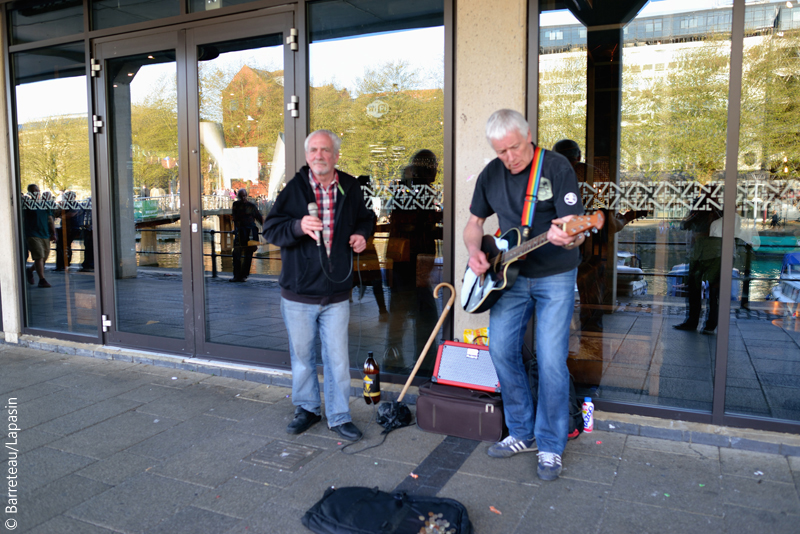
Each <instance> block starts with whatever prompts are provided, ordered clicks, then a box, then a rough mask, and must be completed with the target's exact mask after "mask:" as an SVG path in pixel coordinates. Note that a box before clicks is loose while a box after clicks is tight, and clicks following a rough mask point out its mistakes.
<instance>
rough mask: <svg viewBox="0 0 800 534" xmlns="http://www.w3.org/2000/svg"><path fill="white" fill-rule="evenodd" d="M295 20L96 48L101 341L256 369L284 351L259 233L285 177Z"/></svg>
mask: <svg viewBox="0 0 800 534" xmlns="http://www.w3.org/2000/svg"><path fill="white" fill-rule="evenodd" d="M292 21H293V14H292V12H291V11H286V12H284V13H279V14H277V15H269V16H262V17H253V16H252V15H250V16H249V17H248V18H246V19H240V20H237V21H233V22H222V23H220V22H215V23H214V24H213V25H205V26H199V27H195V28H192V27H186V28H184V29H180V30H171V31H169V32H163V33H150V34H147V35H142V36H141V37H138V36H137V37H134V38H130V39H123V40H113V41H107V42H102V43H97V45H96V48H95V50H96V59H98V60H99V63H100V65H101V71H100V75H99V77H98V82H97V86H96V87H97V95H98V97H97V100H98V102H97V104H98V105H97V109H98V110H102V111H100V112H99V113H100V116H99V117H98V118H97V119H98V121H101V122H96V123H95V125H96V127H97V128H99V130H100V131H99V132H98V133H99V134H100V135H99V136H98V140H99V141H100V143H101V148H100V150H98V152H99V153H100V158H99V163H100V167H101V172H100V175H101V180H100V182H101V185H100V194H101V196H102V197H103V198H105V199H108V210H107V213H105V214H102V215H105V217H104V220H105V221H107V222H106V224H105V225H104V228H103V229H102V238H103V241H102V242H103V243H105V244H106V245H105V246H106V247H107V248H108V250H110V253H107V254H101V256H102V258H103V259H102V260H101V261H103V262H105V263H104V265H103V273H104V275H103V276H102V278H103V282H102V284H103V287H104V292H103V293H104V300H103V310H104V312H105V313H104V316H103V319H104V331H105V332H106V333H105V335H106V341H107V342H110V343H118V344H121V345H128V346H135V347H142V348H152V349H157V350H165V351H170V352H181V353H189V354H195V353H203V354H209V355H213V356H215V357H223V358H225V357H228V358H230V359H236V360H243V359H244V360H251V361H266V360H267V359H269V357H268V354H270V353H269V352H268V350H265V349H273V350H275V349H277V350H278V351H287V350H288V345H287V344H286V342H282V341H279V340H277V339H272V338H269V339H265V338H264V337H263V336H264V334H265V332H270V331H275V330H280V332H283V328H282V325H281V328H278V327H277V325H278V323H277V320H278V319H280V308H279V306H277V305H276V306H275V307H274V310H272V312H269V313H265V308H268V309H272V308H273V306H272V305H271V304H269V303H270V302H271V301H270V299H272V300H275V301H276V302H278V294H279V293H278V289H277V274H278V273H279V271H280V262H279V260H276V259H275V258H276V257H278V256H279V254H277V253H273V251H271V250H270V249H269V247H268V246H267V245H266V244H264V243H262V242H261V240H260V238H259V235H260V221H261V220H263V218H264V217H265V216H266V214H267V211H268V209H269V205H270V204H271V199H274V196H275V195H277V192H278V191H279V190H280V184H282V181H283V179H284V178H283V176H284V169H285V168H286V167H287V165H289V166H290V167H291V168H293V167H294V156H293V154H294V142H293V136H294V131H293V125H294V120H295V118H294V117H292V116H291V113H290V112H285V109H286V106H285V102H286V101H287V100H290V99H289V97H288V96H285V95H291V94H295V93H294V92H293V88H294V74H293V72H294V69H293V67H292V63H293V58H292V54H294V52H293V51H291V48H290V46H289V45H286V44H285V43H286V36H288V35H289V33H290V31H289V30H290V28H291V25H292ZM205 24H208V23H207V22H206V23H205ZM286 113H289V117H288V118H287V117H286V116H285V115H286ZM287 131H289V132H290V135H289V136H288V141H287V135H286V133H287ZM287 144H288V146H287ZM287 154H288V155H289V156H288V157H287ZM241 190H243V192H242V193H240V195H241V198H239V202H238V203H237V202H236V200H237V198H236V194H237V192H238V191H241ZM240 207H243V208H245V209H244V210H240V209H239V208H240ZM240 213H245V214H246V217H245V218H246V219H247V220H244V219H242V218H241V217H240V216H239V214H240ZM102 215H101V216H102ZM237 232H238V234H239V235H237ZM234 264H236V268H235V269H234ZM234 279H235V280H236V281H235V283H234V282H229V280H234ZM239 280H242V282H239ZM272 315H275V317H271V316H272ZM284 336H285V334H284ZM232 347H237V348H236V350H235V351H233V350H232ZM242 349H244V350H242ZM286 359H287V358H286V356H285V355H284V353H274V354H273V358H272V360H275V363H278V364H280V363H281V362H282V361H284V360H286Z"/></svg>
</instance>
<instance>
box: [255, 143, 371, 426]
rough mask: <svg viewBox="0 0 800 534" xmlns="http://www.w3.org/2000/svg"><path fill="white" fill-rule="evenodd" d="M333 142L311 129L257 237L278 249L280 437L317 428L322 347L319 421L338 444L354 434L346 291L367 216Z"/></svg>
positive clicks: (367, 231) (367, 233)
mask: <svg viewBox="0 0 800 534" xmlns="http://www.w3.org/2000/svg"><path fill="white" fill-rule="evenodd" d="M340 145H341V141H340V140H339V137H338V136H337V135H336V134H335V133H333V132H331V131H330V130H317V131H315V132H313V133H311V135H309V136H308V137H307V138H306V142H305V150H306V162H307V163H308V165H306V166H304V167H302V168H301V169H300V170H299V171H298V172H297V174H296V175H295V176H294V178H293V179H292V180H290V181H289V182H288V183H287V184H286V187H284V189H283V191H281V193H280V194H279V195H278V197H277V199H276V200H275V205H274V206H273V207H272V210H271V211H270V212H269V215H268V216H267V220H266V221H265V222H264V237H266V238H267V241H269V242H270V243H272V244H273V245H277V246H279V247H281V260H282V262H283V267H282V268H281V275H280V280H279V283H280V286H281V313H282V315H283V320H284V322H285V323H286V330H287V331H288V333H289V352H290V355H291V360H292V403H293V404H294V405H295V406H296V408H295V416H294V420H293V421H292V422H291V423H289V426H288V428H287V429H286V431H287V432H288V433H289V434H300V433H302V432H305V431H306V430H307V429H308V428H310V427H311V426H312V425H314V424H316V423H318V422H319V421H320V420H321V419H322V417H321V404H322V403H321V399H320V392H319V382H318V380H317V361H316V360H317V345H316V339H317V335H319V339H320V341H321V343H322V354H321V356H322V366H323V372H324V375H325V377H324V387H325V416H326V417H327V419H328V427H329V428H330V429H331V430H333V431H335V432H336V433H337V434H339V436H340V437H341V438H342V439H346V440H349V441H357V440H359V439H361V431H360V430H359V429H358V428H357V427H356V425H354V424H353V422H352V418H351V416H350V404H349V399H350V365H349V361H350V358H349V351H348V323H349V321H350V302H349V300H350V291H351V289H352V288H353V253H361V252H363V251H364V249H365V248H366V247H367V238H369V236H370V235H371V234H372V230H373V219H374V215H373V213H372V212H371V211H370V210H368V209H367V206H366V204H365V203H364V195H363V194H362V193H361V186H360V184H359V183H358V180H357V179H356V178H354V177H353V176H350V175H349V174H347V173H344V172H342V171H340V170H337V169H336V163H337V162H338V161H339V147H340Z"/></svg>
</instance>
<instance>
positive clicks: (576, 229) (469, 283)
mask: <svg viewBox="0 0 800 534" xmlns="http://www.w3.org/2000/svg"><path fill="white" fill-rule="evenodd" d="M604 222H605V217H604V216H603V213H602V212H601V211H597V212H595V213H594V214H592V215H581V216H578V217H573V218H572V219H571V220H570V221H569V222H567V223H565V224H564V226H563V230H564V231H565V232H567V234H569V235H570V236H576V235H578V234H584V235H588V233H589V232H590V231H591V232H596V231H597V230H599V229H601V228H602V227H603V223H604ZM521 237H522V234H521V233H520V231H519V229H517V228H512V229H511V230H509V231H508V232H506V233H505V234H503V235H501V236H500V237H494V236H491V235H485V236H483V239H482V240H481V251H482V252H483V253H484V254H486V259H487V260H488V261H489V269H488V270H487V271H486V272H485V273H484V274H483V275H477V274H475V273H474V272H473V271H472V269H470V268H469V266H467V271H466V272H465V273H464V282H463V284H462V285H461V306H462V307H463V308H464V310H465V311H466V312H468V313H481V312H484V311H486V310H488V309H489V308H491V307H492V305H493V304H494V303H495V302H497V300H498V299H499V298H500V297H501V296H502V295H503V291H505V290H506V289H508V288H510V287H511V286H513V285H514V282H516V280H517V275H518V274H519V266H518V265H516V264H515V263H516V262H517V261H518V260H520V259H522V258H524V257H525V255H526V254H528V253H529V252H530V251H532V250H535V249H537V248H539V247H541V246H542V245H544V244H546V243H548V241H547V232H545V233H543V234H541V235H538V236H536V237H534V238H532V239H529V240H527V241H524V242H520V240H521Z"/></svg>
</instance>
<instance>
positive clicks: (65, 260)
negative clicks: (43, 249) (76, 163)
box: [55, 191, 83, 271]
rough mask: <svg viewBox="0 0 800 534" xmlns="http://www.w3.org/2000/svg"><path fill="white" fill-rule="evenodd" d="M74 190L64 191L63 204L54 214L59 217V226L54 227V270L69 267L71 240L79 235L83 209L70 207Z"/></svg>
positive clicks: (72, 203)
mask: <svg viewBox="0 0 800 534" xmlns="http://www.w3.org/2000/svg"><path fill="white" fill-rule="evenodd" d="M74 203H75V191H65V192H64V199H63V205H62V207H61V209H59V210H58V211H57V212H56V214H55V216H56V217H59V218H61V228H58V229H56V269H55V270H56V271H63V270H65V269H68V268H69V265H70V263H72V242H73V241H75V240H76V239H80V237H81V226H82V225H83V210H82V209H79V208H75V207H72V206H73V205H74Z"/></svg>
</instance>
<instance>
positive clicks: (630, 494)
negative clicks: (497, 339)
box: [612, 442, 722, 516]
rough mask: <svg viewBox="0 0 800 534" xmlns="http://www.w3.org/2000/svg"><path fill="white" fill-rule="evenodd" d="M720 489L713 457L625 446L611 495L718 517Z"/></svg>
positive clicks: (715, 461) (716, 464) (720, 513)
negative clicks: (694, 456)
mask: <svg viewBox="0 0 800 534" xmlns="http://www.w3.org/2000/svg"><path fill="white" fill-rule="evenodd" d="M669 443H674V442H669ZM720 492H721V488H720V480H719V462H718V461H717V460H715V459H709V458H692V457H689V456H684V455H680V454H668V453H654V452H653V451H648V450H642V449H633V448H629V447H626V449H625V453H624V454H623V456H622V461H621V462H620V465H619V469H618V470H617V478H616V479H615V480H614V484H613V491H612V496H614V497H615V498H618V499H622V500H627V501H632V502H639V503H642V504H647V505H652V506H662V507H668V508H674V509H680V510H685V511H687V512H693V513H699V514H708V515H715V516H721V515H722V502H721V500H720V498H719V497H720Z"/></svg>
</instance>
